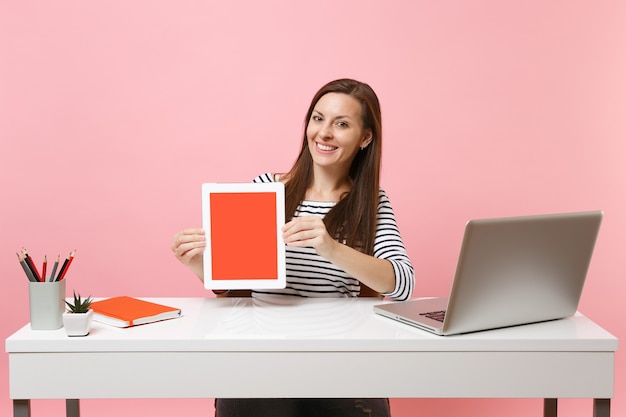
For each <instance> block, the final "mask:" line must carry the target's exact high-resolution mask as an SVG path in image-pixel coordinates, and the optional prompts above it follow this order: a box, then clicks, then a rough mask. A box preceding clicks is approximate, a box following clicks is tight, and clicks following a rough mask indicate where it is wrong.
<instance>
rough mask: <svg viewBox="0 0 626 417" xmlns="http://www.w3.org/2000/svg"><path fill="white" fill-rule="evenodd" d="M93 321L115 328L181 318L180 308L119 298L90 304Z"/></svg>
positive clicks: (135, 299)
mask: <svg viewBox="0 0 626 417" xmlns="http://www.w3.org/2000/svg"><path fill="white" fill-rule="evenodd" d="M91 308H92V309H93V319H94V320H96V321H99V322H101V323H105V324H110V325H112V326H116V327H130V326H138V325H140V324H148V323H154V322H155V321H161V320H168V319H174V318H178V317H181V314H182V312H181V310H180V308H175V307H169V306H165V305H162V304H157V303H151V302H149V301H145V300H140V299H138V298H133V297H127V296H120V297H113V298H108V299H106V300H101V301H94V302H93V303H91Z"/></svg>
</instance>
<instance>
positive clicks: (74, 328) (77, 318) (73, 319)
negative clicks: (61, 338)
mask: <svg viewBox="0 0 626 417" xmlns="http://www.w3.org/2000/svg"><path fill="white" fill-rule="evenodd" d="M92 320H93V310H89V311H88V312H86V313H72V312H67V311H66V312H65V313H63V327H64V328H65V333H67V335H68V336H87V335H88V334H89V330H91V321H92Z"/></svg>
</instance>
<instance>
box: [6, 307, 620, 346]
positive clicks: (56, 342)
mask: <svg viewBox="0 0 626 417" xmlns="http://www.w3.org/2000/svg"><path fill="white" fill-rule="evenodd" d="M148 300H150V301H156V302H159V303H163V304H167V305H170V306H175V307H179V308H181V309H182V312H183V316H182V318H180V319H174V320H168V321H163V322H158V323H152V324H148V325H143V326H137V327H132V328H127V329H119V328H115V327H112V326H108V325H105V324H100V323H97V322H94V325H93V328H92V330H91V333H90V334H89V336H87V337H79V338H68V337H67V336H66V335H65V333H64V330H63V329H59V330H53V331H32V330H30V326H29V325H26V326H24V327H23V328H22V329H20V330H19V331H17V332H16V333H15V334H13V335H12V336H10V337H9V338H8V339H7V340H6V351H7V352H9V353H12V352H81V351H89V352H95V351H111V350H115V351H155V352H156V351H172V350H176V351H224V350H227V351H258V350H265V349H271V350H274V351H275V350H279V351H299V350H306V351H311V350H314V351H317V350H319V351H324V350H334V351H376V350H381V349H382V350H386V351H407V350H409V351H429V350H437V351H458V350H463V351H520V350H525V351H528V350H537V349H539V350H542V351H560V350H566V351H569V352H571V351H590V350H592V351H615V350H617V339H616V338H615V337H614V336H613V335H611V334H610V333H608V332H607V331H606V330H604V329H602V328H601V327H600V326H598V325H596V324H595V323H593V322H592V321H591V320H589V319H587V318H586V317H584V316H583V315H581V314H580V313H577V314H576V315H575V316H573V317H570V318H566V319H563V320H556V321H552V322H545V323H537V324H531V325H525V326H517V327H510V328H505V329H497V330H490V331H483V332H477V333H469V334H464V335H457V336H445V337H442V336H436V335H431V334H429V333H427V332H425V331H422V330H419V329H417V328H413V327H411V326H408V325H405V324H402V323H397V322H395V321H393V320H390V319H388V318H384V317H381V316H379V315H377V314H375V313H374V312H373V310H372V306H373V305H374V304H379V303H381V300H379V299H368V298H354V299H300V298H291V297H276V298H272V297H270V298H268V299H264V300H258V299H252V298H220V299H214V298H158V299H154V298H153V299H148ZM244 340H245V341H246V342H245V343H242V341H244ZM157 341H158V343H155V342H157Z"/></svg>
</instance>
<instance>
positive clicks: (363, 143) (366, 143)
mask: <svg viewBox="0 0 626 417" xmlns="http://www.w3.org/2000/svg"><path fill="white" fill-rule="evenodd" d="M373 137H374V135H373V134H372V131H371V129H367V130H366V131H365V135H363V139H362V140H361V146H360V148H361V150H363V149H365V148H367V147H368V146H369V144H370V143H371V142H372V139H373Z"/></svg>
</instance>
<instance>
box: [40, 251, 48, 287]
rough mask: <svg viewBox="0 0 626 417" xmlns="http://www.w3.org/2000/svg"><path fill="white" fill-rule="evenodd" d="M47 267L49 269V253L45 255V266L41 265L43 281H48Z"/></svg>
mask: <svg viewBox="0 0 626 417" xmlns="http://www.w3.org/2000/svg"><path fill="white" fill-rule="evenodd" d="M46 269H48V255H44V256H43V266H42V267H41V281H43V282H46Z"/></svg>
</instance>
